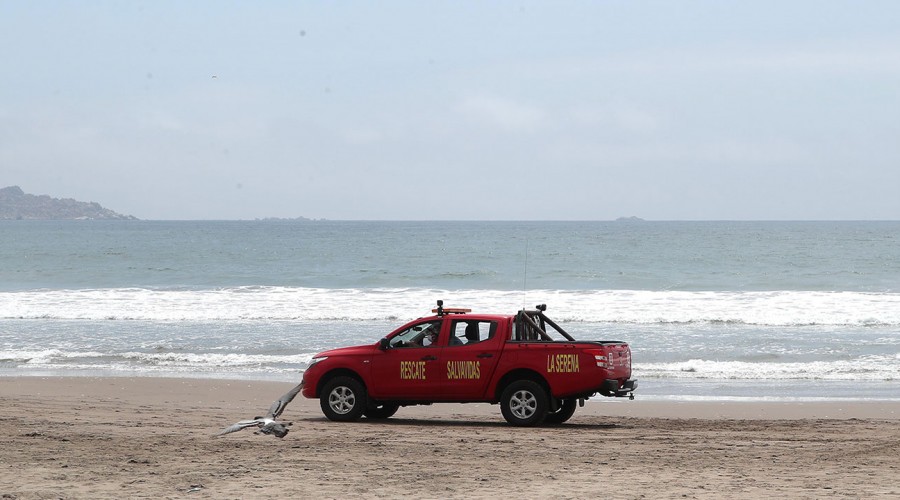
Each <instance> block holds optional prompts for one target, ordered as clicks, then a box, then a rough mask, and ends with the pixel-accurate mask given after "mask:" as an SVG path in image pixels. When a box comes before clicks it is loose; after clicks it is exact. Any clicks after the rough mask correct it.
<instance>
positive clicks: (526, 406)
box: [302, 301, 637, 426]
mask: <svg viewBox="0 0 900 500" xmlns="http://www.w3.org/2000/svg"><path fill="white" fill-rule="evenodd" d="M437 304H438V306H437V309H433V310H432V313H433V314H434V315H433V316H429V317H424V318H419V319H417V320H414V321H411V322H409V323H407V324H405V325H403V326H401V327H400V328H397V329H396V330H394V331H393V332H391V333H389V334H388V335H387V336H386V337H384V338H382V339H381V340H380V341H379V342H377V343H375V344H369V345H362V346H355V347H344V348H340V349H333V350H330V351H325V352H322V353H319V354H317V355H316V356H315V357H313V359H312V361H311V362H310V364H309V367H308V368H307V369H306V371H305V372H304V373H303V383H304V387H303V392H302V394H303V395H304V396H305V397H307V398H318V399H319V403H320V405H321V407H322V412H323V413H324V414H325V416H326V417H328V418H329V419H331V420H336V421H353V420H357V419H359V418H360V417H362V416H365V417H367V418H370V419H384V418H388V417H390V416H392V415H393V414H394V413H396V412H397V410H398V408H400V407H401V406H411V405H429V404H432V403H450V402H453V403H471V402H487V403H493V404H497V403H499V404H500V410H501V412H502V414H503V417H504V418H505V419H506V421H507V422H509V423H510V424H512V425H516V426H534V425H540V424H542V423H552V424H560V423H563V422H565V421H567V420H568V419H569V418H571V417H572V415H573V414H574V413H575V409H576V407H577V406H579V405H584V400H585V399H587V398H590V397H591V396H594V395H596V394H601V395H603V396H608V397H626V396H627V397H630V398H631V399H634V395H633V391H634V390H635V389H636V388H637V381H636V380H634V379H632V378H631V349H630V348H629V347H628V344H627V343H625V342H621V341H611V340H599V341H586V340H575V339H574V338H572V336H570V335H569V334H568V333H566V332H565V331H564V330H563V329H562V328H560V327H559V325H557V324H556V323H554V322H553V321H551V320H550V319H549V318H548V317H547V316H546V315H545V314H544V311H546V308H547V306H546V305H540V306H537V307H536V309H535V310H521V311H519V312H518V313H517V314H514V315H497V314H472V312H471V310H469V309H451V308H446V309H445V308H444V307H443V302H442V301H438V303H437ZM557 337H559V338H557Z"/></svg>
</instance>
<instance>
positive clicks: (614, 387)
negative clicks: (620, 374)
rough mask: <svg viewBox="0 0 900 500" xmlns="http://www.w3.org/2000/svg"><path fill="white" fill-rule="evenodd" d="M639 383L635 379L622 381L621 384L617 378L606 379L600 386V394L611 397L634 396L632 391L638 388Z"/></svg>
mask: <svg viewBox="0 0 900 500" xmlns="http://www.w3.org/2000/svg"><path fill="white" fill-rule="evenodd" d="M637 386H638V383H637V380H635V379H629V380H626V381H625V382H622V383H621V385H620V384H619V381H618V380H617V379H614V378H613V379H606V380H604V381H603V385H602V386H601V387H600V394H602V395H604V396H606V397H610V398H623V397H626V396H632V394H631V393H632V392H633V391H634V390H635V389H637Z"/></svg>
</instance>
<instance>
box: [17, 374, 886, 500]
mask: <svg viewBox="0 0 900 500" xmlns="http://www.w3.org/2000/svg"><path fill="white" fill-rule="evenodd" d="M290 387H291V384H285V383H275V382H245V381H224V380H198V379H158V378H87V377H85V378H52V377H48V378H45V377H0V420H2V424H3V428H4V433H3V437H2V438H0V498H151V497H152V498H217V499H218V498H274V497H281V498H317V499H325V498H354V497H366V498H371V497H375V498H397V497H407V498H498V497H510V498H512V497H515V498H547V497H554V498H613V499H619V498H652V499H656V498H769V497H771V498H833V497H839V498H900V404H898V403H896V402H885V403H878V402H875V403H865V404H864V403H815V404H809V403H807V404H799V403H780V404H775V403H654V402H644V401H640V395H638V399H637V400H635V401H624V400H616V401H608V400H607V401H600V402H589V403H588V404H587V405H586V406H585V407H584V408H580V409H579V410H578V411H577V412H576V413H575V416H574V417H573V418H572V420H571V421H570V422H569V423H567V424H564V425H561V426H555V427H540V428H534V429H520V428H513V427H510V426H507V425H506V424H505V423H504V421H503V418H502V417H501V416H500V411H499V408H498V407H497V406H491V405H484V404H470V405H459V404H444V405H434V406H430V407H413V408H401V409H400V411H399V412H398V413H397V415H396V416H395V417H394V418H391V419H390V420H388V421H384V422H371V421H366V420H365V419H363V420H360V421H359V422H357V423H335V422H330V421H328V420H326V419H325V418H324V417H323V416H322V414H321V411H320V410H319V406H318V401H315V400H306V399H303V398H302V397H300V398H298V399H296V400H295V401H294V402H293V403H292V404H291V406H289V407H288V409H287V411H286V412H285V414H284V418H285V419H287V420H292V421H293V422H294V425H293V427H292V432H291V433H290V434H288V435H287V437H285V438H284V439H278V438H275V437H272V436H262V435H254V434H253V433H252V432H250V431H249V430H245V431H242V432H239V433H236V434H229V435H227V436H223V437H220V438H214V437H212V435H213V434H215V433H216V432H217V431H218V430H220V429H221V428H223V427H225V426H227V425H229V424H231V423H233V422H235V421H237V420H241V419H244V418H249V417H253V416H255V415H257V414H260V413H265V410H266V409H268V407H269V405H270V404H271V402H272V401H274V400H275V399H276V398H278V396H280V395H281V394H282V393H284V392H285V391H286V390H287V389H289V388H290Z"/></svg>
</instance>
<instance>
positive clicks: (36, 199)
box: [0, 186, 137, 220]
mask: <svg viewBox="0 0 900 500" xmlns="http://www.w3.org/2000/svg"><path fill="white" fill-rule="evenodd" d="M0 220H137V218H136V217H132V216H131V215H122V214H120V213H116V212H113V211H112V210H109V209H107V208H103V207H101V206H100V204H99V203H95V202H84V201H75V200H73V199H71V198H64V199H59V198H51V197H49V196H47V195H45V194H44V195H40V196H36V195H33V194H26V193H25V192H24V191H22V188H20V187H19V186H10V187H5V188H2V189H0Z"/></svg>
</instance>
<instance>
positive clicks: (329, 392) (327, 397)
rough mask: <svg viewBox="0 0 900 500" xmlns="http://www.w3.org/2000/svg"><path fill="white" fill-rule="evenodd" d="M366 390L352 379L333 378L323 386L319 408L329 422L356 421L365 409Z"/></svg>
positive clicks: (357, 381)
mask: <svg viewBox="0 0 900 500" xmlns="http://www.w3.org/2000/svg"><path fill="white" fill-rule="evenodd" d="M366 400H367V398H366V388H365V387H363V385H362V384H361V383H360V382H359V380H356V379H355V378H352V377H335V378H333V379H331V380H329V381H328V383H327V384H325V387H323V388H322V394H321V396H319V406H321V407H322V413H324V414H325V416H326V417H328V419H329V420H336V421H338V422H351V421H353V420H358V419H359V417H361V416H362V414H363V411H365V409H366Z"/></svg>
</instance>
